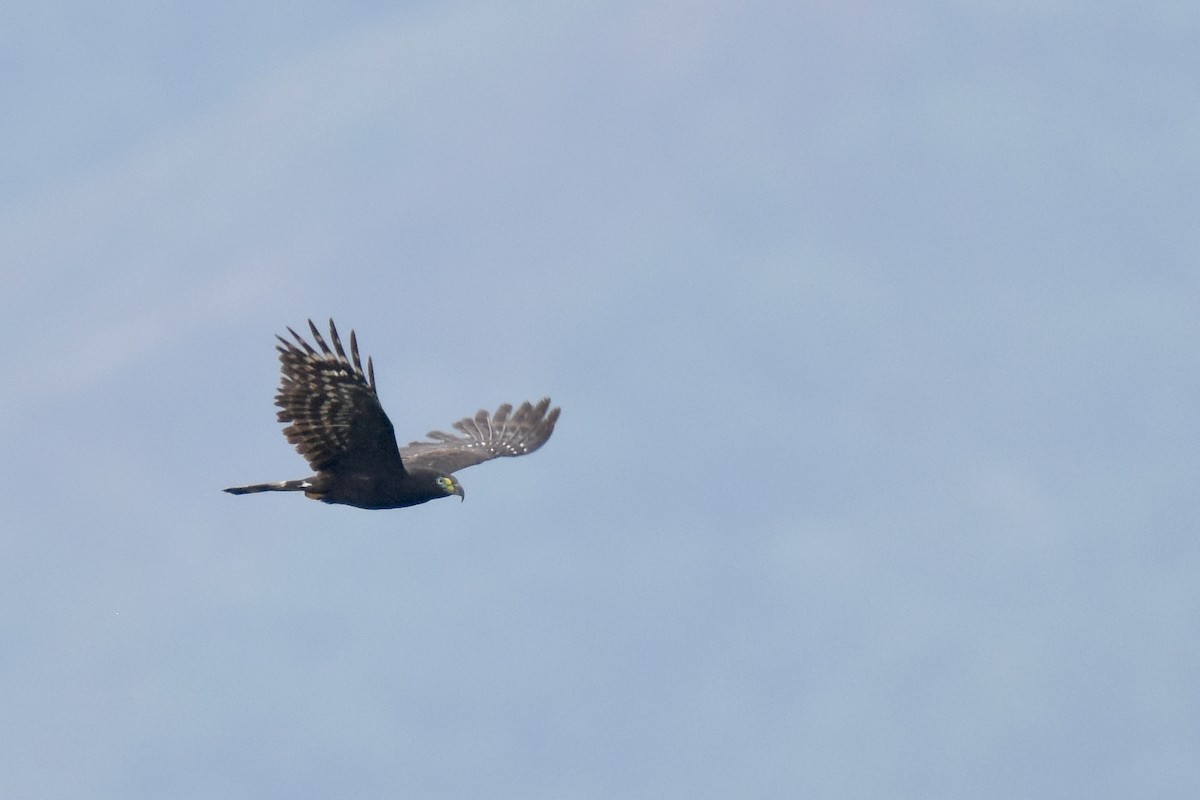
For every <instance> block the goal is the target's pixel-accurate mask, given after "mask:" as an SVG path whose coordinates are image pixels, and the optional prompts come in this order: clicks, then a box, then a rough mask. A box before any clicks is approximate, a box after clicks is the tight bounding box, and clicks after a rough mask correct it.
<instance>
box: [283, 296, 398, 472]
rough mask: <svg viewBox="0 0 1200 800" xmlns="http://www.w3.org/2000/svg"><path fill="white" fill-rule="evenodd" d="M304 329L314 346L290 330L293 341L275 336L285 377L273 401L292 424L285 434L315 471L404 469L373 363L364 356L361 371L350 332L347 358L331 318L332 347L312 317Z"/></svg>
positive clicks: (356, 344) (384, 470) (352, 334)
mask: <svg viewBox="0 0 1200 800" xmlns="http://www.w3.org/2000/svg"><path fill="white" fill-rule="evenodd" d="M308 327H309V330H311V331H312V335H313V340H314V341H315V342H316V343H317V347H316V348H314V347H312V345H310V344H309V343H308V342H306V341H304V338H303V337H301V336H300V334H298V333H296V332H295V331H294V330H292V329H291V328H288V332H289V333H290V334H292V337H293V338H294V339H295V340H296V341H295V342H294V343H293V342H289V341H288V340H287V339H284V338H283V337H282V336H278V337H276V338H277V339H279V342H280V344H279V345H278V346H277V347H276V348H275V349H276V350H278V351H279V361H280V364H281V365H282V366H281V371H282V373H283V375H282V377H281V378H280V382H279V393H278V394H276V395H275V405H277V406H279V421H280V422H290V423H291V425H289V426H288V427H286V428H284V429H283V435H284V436H286V437H287V440H288V441H289V442H291V443H292V444H294V445H296V451H297V452H298V453H300V455H302V456H304V458H305V459H307V460H308V464H309V466H311V467H312V468H313V470H314V471H315V472H368V473H384V472H388V471H397V470H399V471H402V470H403V469H404V467H403V465H402V464H401V462H400V450H399V448H398V447H397V446H396V433H395V431H394V430H393V428H392V423H391V420H389V419H388V417H387V414H385V413H384V412H383V406H381V405H380V404H379V396H378V395H377V394H376V393H375V366H374V365H373V364H372V363H371V360H370V359H367V371H366V372H365V373H364V372H363V368H362V360H361V359H360V358H359V357H358V341H357V340H356V338H355V336H354V331H351V332H350V357H349V358H347V357H346V351H345V350H344V349H343V348H342V340H341V339H340V338H339V337H338V332H337V328H336V327H334V325H333V320H329V337H330V339H331V340H332V341H333V349H332V350H331V349H330V348H329V345H328V344H326V343H325V340H324V339H323V338H321V332H320V331H318V330H317V326H316V325H314V324H313V322H312V320H309V321H308Z"/></svg>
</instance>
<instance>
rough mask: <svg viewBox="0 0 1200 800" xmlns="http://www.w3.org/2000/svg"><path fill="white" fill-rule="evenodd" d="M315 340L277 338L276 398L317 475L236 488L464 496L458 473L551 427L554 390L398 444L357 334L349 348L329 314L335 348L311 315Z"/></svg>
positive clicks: (528, 444)
mask: <svg viewBox="0 0 1200 800" xmlns="http://www.w3.org/2000/svg"><path fill="white" fill-rule="evenodd" d="M308 327H309V330H310V331H312V337H313V340H314V341H315V342H316V347H313V346H312V345H310V344H309V343H308V342H306V341H305V340H304V338H303V337H302V336H300V334H298V333H296V332H295V331H294V330H292V329H291V328H288V333H290V334H291V335H292V338H293V339H295V341H294V342H292V341H289V340H287V339H284V338H283V337H282V336H277V337H275V338H277V339H278V340H279V344H278V345H277V346H276V348H275V349H276V350H278V351H279V361H280V364H281V365H282V366H281V372H282V376H281V377H280V381H279V392H278V393H277V394H276V395H275V405H276V406H278V407H279V415H278V416H279V421H280V422H284V423H290V424H289V425H288V427H286V428H284V429H283V435H284V436H286V437H287V440H288V441H289V442H291V443H292V444H294V445H296V451H297V452H299V453H300V455H302V456H304V458H305V459H306V460H307V461H308V465H309V467H311V468H312V470H313V471H314V472H315V473H316V474H315V475H312V476H311V477H308V478H301V479H299V480H292V481H277V482H275V483H256V484H251V485H249V486H232V487H230V488H228V489H226V490H225V491H226V492H229V493H230V494H252V493H255V492H304V495H305V496H306V497H310V498H312V499H313V500H320V501H321V502H323V503H341V504H343V505H348V506H357V507H358V508H404V507H405V506H415V505H419V504H420V503H425V502H428V501H430V500H436V499H437V498H439V497H447V496H449V495H458V497H459V498H464V497H465V494H464V492H463V488H462V484H460V483H459V482H458V479H457V478H456V477H454V474H453V473H455V472H458V471H459V470H460V469H465V468H466V467H470V466H473V465H475V464H482V463H483V462H484V461H491V460H492V459H493V458H500V457H501V456H523V455H526V454H527V453H532V452H533V451H534V450H537V449H538V448H539V447H541V446H542V445H544V444H545V443H546V440H547V439H549V438H550V434H552V433H554V423H555V422H557V421H558V414H559V411H560V409H558V408H554V409H551V408H550V398H548V397H544V398H542V400H541V401H539V402H538V403H537V404H536V405H533V404H531V403H529V402H525V403H522V404H521V405H520V407H518V408H517V410H516V411H513V407H512V406H511V405H510V404H508V403H505V404H503V405H501V406H500V407H499V408H497V409H496V411H495V413H494V414H488V412H487V411H479V412H478V413H476V414H475V416H473V417H464V418H463V419H461V420H459V421H458V422H456V423H454V428H455V430H457V431H458V432H459V433H460V434H462V435H454V434H451V433H445V432H443V431H433V432H431V433H429V434H428V435H427V436H428V438H427V440H426V441H421V442H411V443H410V444H409V445H408V446H406V447H399V446H397V444H396V433H395V430H394V429H393V428H392V422H391V420H389V419H388V416H387V414H386V413H384V410H383V406H382V405H380V403H379V395H378V394H376V392H375V366H374V364H372V363H371V359H369V358H368V359H367V369H366V371H365V372H364V371H363V365H362V360H361V359H360V358H359V355H358V340H357V339H356V337H355V335H354V331H351V332H350V355H349V357H347V356H346V350H345V348H344V347H342V340H341V338H340V337H339V336H338V332H337V328H336V327H334V324H333V320H329V338H330V341H332V342H333V347H332V349H331V348H330V346H329V345H328V344H326V342H325V339H324V338H323V337H322V336H321V332H320V331H319V330H317V326H316V325H314V324H313V322H312V320H309V321H308Z"/></svg>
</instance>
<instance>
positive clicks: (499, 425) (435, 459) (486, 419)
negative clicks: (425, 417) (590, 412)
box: [400, 397, 560, 473]
mask: <svg viewBox="0 0 1200 800" xmlns="http://www.w3.org/2000/svg"><path fill="white" fill-rule="evenodd" d="M549 408H550V398H549V397H543V398H542V400H541V402H539V403H538V404H537V405H536V406H535V405H531V404H530V403H528V402H526V403H522V404H521V406H520V408H518V409H517V411H516V413H513V410H512V406H511V405H510V404H508V403H505V404H504V405H502V406H500V407H499V408H497V409H496V413H495V414H492V415H490V416H489V415H488V412H486V411H480V412H478V413H477V414H476V415H475V416H474V417H464V418H462V419H460V420H459V421H458V422H456V423H454V428H455V430H457V431H459V432H460V433H462V434H464V435H463V436H455V435H454V434H450V433H444V432H443V431H433V432H431V433H429V434H428V436H429V438H430V439H431V440H432V441H427V442H412V443H411V444H409V445H408V446H407V447H404V448H402V449H401V450H400V454H401V455H402V456H403V457H404V463H405V464H408V466H409V467H428V468H430V469H435V470H437V471H439V472H445V473H450V472H457V471H458V470H460V469H464V468H466V467H470V466H473V465H475V464H482V463H483V462H484V461H491V460H492V459H493V458H500V457H501V456H523V455H525V454H526V453H532V452H533V451H534V450H537V449H538V448H539V447H541V446H542V445H544V444H545V443H546V440H547V439H549V438H550V434H552V433H554V423H555V422H557V421H558V412H559V410H560V409H558V408H555V409H553V410H552V411H550V413H546V411H547V409H549Z"/></svg>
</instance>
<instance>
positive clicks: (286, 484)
mask: <svg viewBox="0 0 1200 800" xmlns="http://www.w3.org/2000/svg"><path fill="white" fill-rule="evenodd" d="M311 486H312V483H310V482H309V481H308V479H307V478H304V479H301V480H298V481H275V482H274V483H254V484H251V485H250V486H230V487H229V488H228V489H226V490H225V491H227V492H229V493H230V494H254V493H255V492H303V491H304V490H305V489H308V488H310V487H311Z"/></svg>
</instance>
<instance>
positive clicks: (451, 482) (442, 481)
mask: <svg viewBox="0 0 1200 800" xmlns="http://www.w3.org/2000/svg"><path fill="white" fill-rule="evenodd" d="M434 483H436V484H437V486H438V488H439V489H441V490H442V491H443V492H445V493H446V494H456V495H458V496H459V499H460V501H461V500H466V499H467V495H466V492H464V491H463V487H462V484H461V483H459V482H458V479H456V478H455V477H454V476H453V475H438V476H437V477H436V478H435V479H434Z"/></svg>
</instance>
